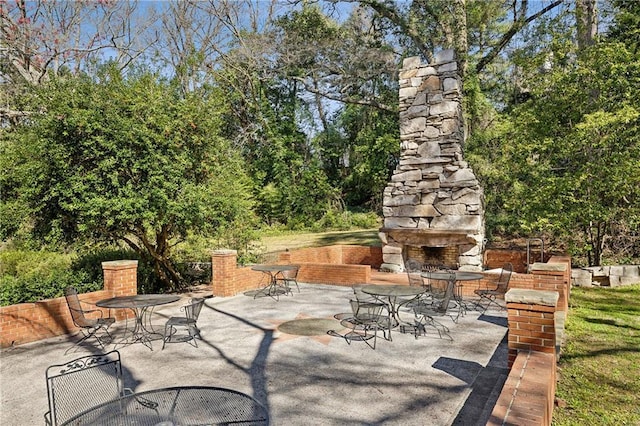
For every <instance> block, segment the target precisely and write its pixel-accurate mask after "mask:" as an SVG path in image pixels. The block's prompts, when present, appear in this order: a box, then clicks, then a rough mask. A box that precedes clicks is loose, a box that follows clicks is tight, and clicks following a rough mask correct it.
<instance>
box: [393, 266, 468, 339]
mask: <svg viewBox="0 0 640 426" xmlns="http://www.w3.org/2000/svg"><path fill="white" fill-rule="evenodd" d="M449 274H450V277H449V279H448V280H438V281H433V282H431V284H430V288H429V295H430V301H429V303H420V304H417V305H415V306H413V309H412V311H413V312H412V313H413V321H403V324H402V325H401V326H400V331H401V332H402V333H406V332H411V333H412V334H414V335H415V337H416V339H417V338H418V336H420V335H421V334H423V333H425V334H426V327H427V326H429V327H433V328H434V329H435V330H436V331H437V332H438V335H439V337H440V338H442V336H443V334H444V335H446V336H447V337H448V338H449V339H450V340H453V339H452V338H451V335H450V334H449V332H450V330H449V327H447V326H446V325H444V324H443V323H441V322H440V321H438V320H437V319H436V318H439V317H445V316H448V317H450V318H451V319H452V320H453V321H454V322H455V321H456V320H457V317H458V315H459V312H458V311H459V308H458V307H457V304H456V303H454V290H455V288H454V287H455V283H456V281H455V272H453V271H449ZM454 315H455V317H454Z"/></svg>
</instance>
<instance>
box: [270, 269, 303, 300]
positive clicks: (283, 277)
mask: <svg viewBox="0 0 640 426" xmlns="http://www.w3.org/2000/svg"><path fill="white" fill-rule="evenodd" d="M299 270H300V267H299V266H297V265H296V266H295V268H294V269H290V270H286V271H282V272H280V273H279V274H278V275H277V276H276V281H277V282H280V283H281V285H282V286H283V287H284V288H289V289H291V288H293V285H292V284H295V285H296V288H297V289H298V293H300V286H299V285H298V271H299Z"/></svg>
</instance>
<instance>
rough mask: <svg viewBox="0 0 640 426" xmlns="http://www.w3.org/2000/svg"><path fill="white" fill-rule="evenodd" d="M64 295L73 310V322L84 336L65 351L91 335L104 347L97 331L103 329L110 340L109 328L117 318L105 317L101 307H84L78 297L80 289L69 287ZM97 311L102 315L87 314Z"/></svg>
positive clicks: (70, 309) (71, 310)
mask: <svg viewBox="0 0 640 426" xmlns="http://www.w3.org/2000/svg"><path fill="white" fill-rule="evenodd" d="M64 297H65V299H66V300H67V305H68V306H69V311H70V312H71V318H72V320H73V324H74V325H75V326H76V327H78V328H79V329H80V332H81V333H82V335H83V336H82V338H81V339H80V340H79V341H77V342H76V344H75V345H74V346H72V347H70V348H68V349H67V350H66V351H65V354H66V353H67V352H69V350H71V349H73V348H74V347H75V346H78V345H80V344H81V343H83V342H85V341H86V340H88V339H89V338H91V337H94V338H95V339H96V340H97V341H98V343H99V344H100V347H102V348H103V349H104V344H103V343H102V339H101V338H100V337H98V336H97V335H96V333H97V332H98V331H100V330H102V331H103V332H104V333H106V335H107V336H108V337H109V340H110V341H111V340H113V338H112V337H111V334H110V333H109V330H108V329H109V327H110V326H111V325H112V324H113V323H114V322H115V321H116V320H115V318H111V317H107V318H104V317H103V314H102V311H101V310H100V309H84V308H83V307H82V304H81V303H80V299H79V298H78V291H77V290H76V289H75V288H73V287H67V288H66V289H65V291H64ZM95 312H98V313H99V314H100V316H99V317H97V318H91V317H87V316H86V314H91V315H93V314H94V313H95Z"/></svg>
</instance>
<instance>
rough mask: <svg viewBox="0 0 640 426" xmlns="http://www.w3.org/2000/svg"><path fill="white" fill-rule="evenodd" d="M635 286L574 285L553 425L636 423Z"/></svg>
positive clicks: (639, 400)
mask: <svg viewBox="0 0 640 426" xmlns="http://www.w3.org/2000/svg"><path fill="white" fill-rule="evenodd" d="M639 298H640V285H634V286H626V287H618V288H579V287H578V288H574V289H572V290H571V307H570V310H569V312H568V315H567V321H566V324H565V332H566V335H565V342H566V343H565V344H564V345H563V349H562V353H561V356H560V364H559V372H560V374H559V381H558V387H557V391H556V397H557V398H558V399H559V400H560V401H562V402H563V403H562V404H561V405H560V406H558V407H556V408H555V409H554V412H553V424H554V425H557V426H560V425H579V424H598V425H622V424H628V425H630V424H638V423H640V410H639V409H638V407H640V380H638V374H637V372H638V365H640V351H638V347H639V346H640V309H639V308H638V299H639Z"/></svg>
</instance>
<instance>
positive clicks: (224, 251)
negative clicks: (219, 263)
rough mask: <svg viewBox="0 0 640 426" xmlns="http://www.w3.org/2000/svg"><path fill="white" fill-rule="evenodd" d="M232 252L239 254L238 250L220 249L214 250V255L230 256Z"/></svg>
mask: <svg viewBox="0 0 640 426" xmlns="http://www.w3.org/2000/svg"><path fill="white" fill-rule="evenodd" d="M230 254H238V250H230V249H219V250H214V251H213V256H229V255H230Z"/></svg>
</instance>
